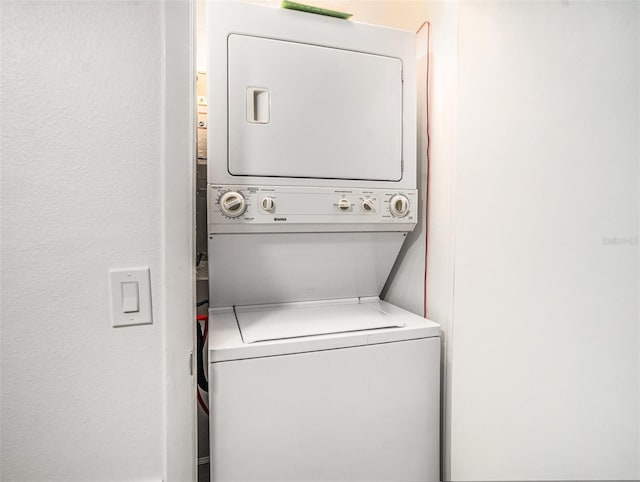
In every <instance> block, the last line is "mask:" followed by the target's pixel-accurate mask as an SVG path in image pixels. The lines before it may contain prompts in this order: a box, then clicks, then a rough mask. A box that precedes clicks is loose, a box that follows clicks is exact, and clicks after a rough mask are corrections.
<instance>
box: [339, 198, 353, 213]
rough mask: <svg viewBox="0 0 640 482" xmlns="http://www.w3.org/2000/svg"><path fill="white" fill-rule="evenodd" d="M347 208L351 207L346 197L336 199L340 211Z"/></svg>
mask: <svg viewBox="0 0 640 482" xmlns="http://www.w3.org/2000/svg"><path fill="white" fill-rule="evenodd" d="M349 208H351V203H350V202H349V200H348V199H340V201H338V209H339V210H340V211H348V210H349Z"/></svg>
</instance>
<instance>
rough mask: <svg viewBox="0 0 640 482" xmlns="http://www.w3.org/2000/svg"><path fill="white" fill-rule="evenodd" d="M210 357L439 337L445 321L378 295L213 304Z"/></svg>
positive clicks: (230, 357) (229, 357) (218, 358)
mask: <svg viewBox="0 0 640 482" xmlns="http://www.w3.org/2000/svg"><path fill="white" fill-rule="evenodd" d="M209 323H210V330H209V333H210V334H211V337H210V339H209V362H210V363H215V362H221V361H229V360H238V359H245V358H260V357H265V356H276V355H286V354H293V353H303V352H309V351H319V350H329V349H335V348H347V347H354V346H365V345H371V344H378V343H389V342H398V341H406V340H414V339H419V338H430V337H437V336H439V334H440V327H439V325H438V324H437V323H434V322H432V321H430V320H426V319H424V318H422V317H420V316H417V315H415V314H413V313H410V312H408V311H405V310H403V309H401V308H398V307H397V306H394V305H391V304H389V303H386V302H384V301H380V300H379V299H378V298H377V297H376V298H367V299H362V298H360V299H358V298H350V299H343V300H325V301H315V302H298V303H282V304H277V305H255V306H244V307H236V308H235V309H234V308H214V309H211V310H209Z"/></svg>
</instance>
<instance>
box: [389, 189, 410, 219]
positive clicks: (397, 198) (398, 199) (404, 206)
mask: <svg viewBox="0 0 640 482" xmlns="http://www.w3.org/2000/svg"><path fill="white" fill-rule="evenodd" d="M389 211H391V214H392V215H393V216H395V217H396V218H403V217H405V216H406V215H407V214H409V199H407V196H405V195H404V194H396V195H394V196H391V199H390V200H389Z"/></svg>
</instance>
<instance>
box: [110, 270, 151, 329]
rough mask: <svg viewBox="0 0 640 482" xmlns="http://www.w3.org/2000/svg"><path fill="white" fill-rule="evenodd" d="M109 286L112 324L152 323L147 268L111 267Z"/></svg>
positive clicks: (149, 276)
mask: <svg viewBox="0 0 640 482" xmlns="http://www.w3.org/2000/svg"><path fill="white" fill-rule="evenodd" d="M109 288H110V289H109V291H110V296H111V324H112V326H114V327H116V326H130V325H146V324H149V323H153V318H152V316H151V275H150V271H149V268H132V269H111V270H109Z"/></svg>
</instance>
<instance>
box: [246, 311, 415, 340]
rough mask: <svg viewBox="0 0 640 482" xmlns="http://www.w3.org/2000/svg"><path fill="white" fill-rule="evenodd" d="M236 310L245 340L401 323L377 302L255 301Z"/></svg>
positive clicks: (353, 329)
mask: <svg viewBox="0 0 640 482" xmlns="http://www.w3.org/2000/svg"><path fill="white" fill-rule="evenodd" d="M301 305H302V306H301ZM235 312H236V319H237V320H238V327H239V328H240V333H241V334H242V339H243V340H244V342H245V343H256V342H260V341H271V340H283V339H288V338H300V337H305V336H315V335H328V334H333V333H350V332H354V331H362V330H376V329H382V328H401V327H403V326H404V323H403V322H402V321H401V320H399V319H397V317H394V316H393V315H389V314H387V313H386V312H385V311H384V310H382V309H381V308H380V305H379V304H378V303H363V304H358V303H330V304H324V303H318V304H311V305H309V304H307V303H287V304H284V305H275V306H274V305H270V306H264V305H263V306H255V305H254V306H240V307H236V310H235Z"/></svg>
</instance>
